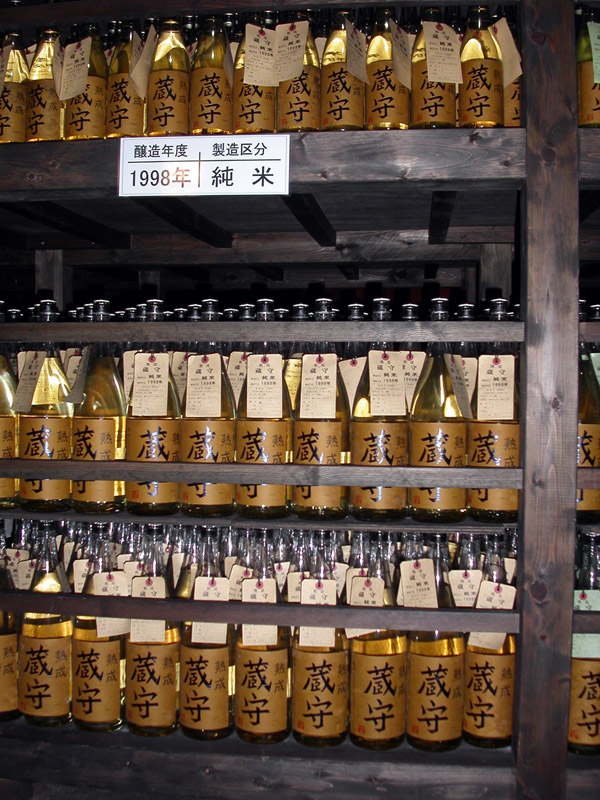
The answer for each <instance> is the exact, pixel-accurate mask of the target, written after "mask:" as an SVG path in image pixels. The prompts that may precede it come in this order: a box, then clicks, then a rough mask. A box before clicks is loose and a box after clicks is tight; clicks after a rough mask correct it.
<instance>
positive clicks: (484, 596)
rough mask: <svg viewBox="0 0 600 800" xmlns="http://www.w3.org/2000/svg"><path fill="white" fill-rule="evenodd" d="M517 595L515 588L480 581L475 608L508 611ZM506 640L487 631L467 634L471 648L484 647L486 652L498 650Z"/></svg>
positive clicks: (503, 634) (502, 634) (501, 634)
mask: <svg viewBox="0 0 600 800" xmlns="http://www.w3.org/2000/svg"><path fill="white" fill-rule="evenodd" d="M516 595H517V590H516V587H514V586H507V585H506V584H499V583H494V582H493V581H482V583H481V586H480V587H479V593H478V594H477V601H476V603H475V608H486V609H496V610H498V611H509V610H510V609H511V608H513V606H514V604H515V597H516ZM505 640H506V634H505V633H495V632H494V633H492V632H491V631H490V632H487V631H473V632H472V633H470V634H469V640H468V641H469V645H470V646H471V647H485V648H486V649H487V650H500V648H501V647H503V646H504V642H505Z"/></svg>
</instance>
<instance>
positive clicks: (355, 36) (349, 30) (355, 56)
mask: <svg viewBox="0 0 600 800" xmlns="http://www.w3.org/2000/svg"><path fill="white" fill-rule="evenodd" d="M346 67H347V69H348V72H349V73H350V74H351V75H354V77H355V78H358V79H359V80H361V81H363V83H368V82H369V77H368V75H367V37H366V36H365V35H364V33H363V32H362V31H359V30H358V28H355V27H354V25H352V23H351V22H349V21H346Z"/></svg>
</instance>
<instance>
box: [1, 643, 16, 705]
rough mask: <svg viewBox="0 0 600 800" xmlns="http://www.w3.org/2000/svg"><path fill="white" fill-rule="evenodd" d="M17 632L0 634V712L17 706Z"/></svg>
mask: <svg viewBox="0 0 600 800" xmlns="http://www.w3.org/2000/svg"><path fill="white" fill-rule="evenodd" d="M18 649H19V648H18V644H17V634H16V633H7V634H5V635H4V636H0V714H5V713H6V712H8V711H14V710H15V709H16V708H17V703H18V698H17V657H18Z"/></svg>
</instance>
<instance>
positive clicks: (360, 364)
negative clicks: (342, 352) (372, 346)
mask: <svg viewBox="0 0 600 800" xmlns="http://www.w3.org/2000/svg"><path fill="white" fill-rule="evenodd" d="M366 361H367V357H366V356H359V357H358V358H347V359H344V360H343V361H339V362H338V367H339V370H340V375H341V377H342V380H343V381H344V386H345V387H346V394H347V395H348V407H349V409H350V413H352V410H353V408H354V398H355V396H356V390H357V389H358V384H359V382H360V379H361V377H362V374H363V369H364V367H365V364H366Z"/></svg>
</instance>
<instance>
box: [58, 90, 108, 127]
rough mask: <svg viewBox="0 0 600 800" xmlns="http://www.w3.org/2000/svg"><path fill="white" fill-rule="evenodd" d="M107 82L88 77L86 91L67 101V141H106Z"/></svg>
mask: <svg viewBox="0 0 600 800" xmlns="http://www.w3.org/2000/svg"><path fill="white" fill-rule="evenodd" d="M105 117H106V80H105V79H104V78H99V77H97V76H93V75H88V78H87V86H86V88H85V91H83V92H82V93H81V94H77V95H76V96H75V97H72V98H71V99H70V100H67V103H66V107H65V139H70V138H89V139H104V124H105Z"/></svg>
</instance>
